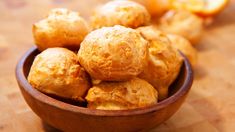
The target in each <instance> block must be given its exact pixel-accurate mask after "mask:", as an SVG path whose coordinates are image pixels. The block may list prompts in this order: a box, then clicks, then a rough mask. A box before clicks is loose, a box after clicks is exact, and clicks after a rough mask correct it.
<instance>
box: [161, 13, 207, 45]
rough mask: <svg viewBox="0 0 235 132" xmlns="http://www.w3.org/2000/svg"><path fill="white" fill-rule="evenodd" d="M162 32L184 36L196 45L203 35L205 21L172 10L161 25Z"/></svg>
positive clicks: (164, 17) (162, 20)
mask: <svg viewBox="0 0 235 132" xmlns="http://www.w3.org/2000/svg"><path fill="white" fill-rule="evenodd" d="M159 28H160V30H162V31H164V32H166V33H171V34H177V35H180V36H183V37H184V38H186V39H188V40H189V41H190V42H191V43H192V44H196V43H197V42H198V41H199V39H200V37H201V35H202V33H203V21H202V19H201V18H199V17H198V16H196V15H194V14H192V13H191V12H189V11H185V10H170V11H168V12H167V13H166V14H165V15H164V16H163V17H162V18H161V19H160V23H159Z"/></svg>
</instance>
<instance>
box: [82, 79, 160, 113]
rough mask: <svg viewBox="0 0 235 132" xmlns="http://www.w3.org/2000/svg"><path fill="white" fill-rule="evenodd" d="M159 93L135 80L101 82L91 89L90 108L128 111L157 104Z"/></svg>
mask: <svg viewBox="0 0 235 132" xmlns="http://www.w3.org/2000/svg"><path fill="white" fill-rule="evenodd" d="M157 94H158V93H157V91H156V90H155V89H154V87H153V86H152V85H151V84H149V83H148V82H147V81H145V80H142V79H139V78H133V79H131V80H129V81H125V82H101V83H100V84H98V85H95V86H93V87H92V88H91V89H89V91H88V94H87V96H86V100H87V101H88V108H91V109H102V110H126V109H134V108H140V107H146V106H150V105H154V104H156V103H157Z"/></svg>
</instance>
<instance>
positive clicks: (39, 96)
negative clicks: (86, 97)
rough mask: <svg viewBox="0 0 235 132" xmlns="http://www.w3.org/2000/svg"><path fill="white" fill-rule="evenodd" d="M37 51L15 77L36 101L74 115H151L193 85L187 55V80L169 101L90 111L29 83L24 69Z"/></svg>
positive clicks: (24, 60)
mask: <svg viewBox="0 0 235 132" xmlns="http://www.w3.org/2000/svg"><path fill="white" fill-rule="evenodd" d="M36 50H37V47H36V46H33V47H32V48H30V49H29V50H28V51H27V52H26V53H25V54H24V55H23V56H22V57H21V59H20V60H19V61H18V63H17V66H16V69H15V75H16V79H17V82H18V84H19V86H21V88H23V89H24V90H25V91H27V92H28V94H30V95H31V96H32V97H33V98H34V99H36V100H39V101H40V102H42V103H45V104H47V105H50V106H52V107H56V108H57V109H61V110H66V111H70V112H74V113H82V114H86V115H93V116H113V117H115V116H134V115H140V114H146V113H151V112H154V111H157V110H160V109H162V108H164V107H166V106H168V105H170V104H172V103H174V102H175V101H176V100H178V99H180V97H182V96H183V95H185V94H186V93H187V92H188V91H189V90H190V88H191V85H192V83H193V71H192V67H191V65H190V63H189V61H188V59H187V58H186V57H185V55H183V54H182V53H181V55H182V57H183V60H184V61H183V62H184V65H185V68H186V71H187V72H186V73H187V74H186V77H185V78H186V79H185V81H184V82H183V85H182V87H181V88H180V89H179V90H178V91H177V92H176V93H174V94H173V95H172V96H170V97H168V98H167V99H165V100H163V101H161V102H159V103H157V104H155V105H152V106H148V107H143V108H137V109H130V110H97V109H89V108H84V107H80V106H75V105H72V104H69V103H65V102H62V101H59V100H57V99H54V98H52V97H50V96H48V95H45V94H43V93H41V92H40V91H38V90H36V89H35V88H33V87H32V86H31V85H30V84H29V83H28V81H27V79H26V77H25V75H24V72H23V67H24V64H25V62H26V59H27V58H28V57H29V56H30V55H31V54H32V53H34V52H35V51H36Z"/></svg>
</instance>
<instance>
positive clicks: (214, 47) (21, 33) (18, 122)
mask: <svg viewBox="0 0 235 132" xmlns="http://www.w3.org/2000/svg"><path fill="white" fill-rule="evenodd" d="M105 1H107V0H77V1H75V0H69V1H67V0H41V1H31V0H21V1H18V0H1V1H0V16H1V18H0V131H6V132H9V131H24V132H25V131H38V132H41V131H56V130H55V129H53V128H51V127H50V126H48V125H46V124H44V123H43V122H42V121H41V120H40V119H39V117H37V116H36V115H35V114H34V113H33V112H32V111H31V110H30V108H29V107H28V106H27V105H26V103H25V101H24V100H23V97H22V95H21V93H20V91H19V88H18V86H17V83H16V80H15V77H14V68H15V65H16V63H17V60H19V58H20V57H21V55H22V54H23V53H24V52H25V51H26V50H27V49H29V48H30V47H31V46H32V45H33V39H32V34H31V26H32V23H34V22H36V21H37V20H39V19H40V18H41V17H42V16H44V15H45V13H46V12H48V10H49V9H51V8H54V7H67V8H69V9H72V10H76V11H79V12H80V13H81V15H82V16H84V17H85V18H87V19H88V16H89V15H90V14H91V13H92V12H91V10H92V9H93V8H94V7H95V6H97V5H98V4H100V3H102V2H105ZM234 11H235V0H231V1H230V5H229V7H228V8H227V9H226V10H225V11H224V12H222V13H221V14H220V15H219V16H218V17H217V18H215V22H214V23H213V24H212V25H211V26H209V27H207V29H206V31H205V33H204V35H203V38H202V41H201V42H200V44H198V45H197V47H196V48H197V49H198V50H199V64H198V66H197V67H196V70H195V73H196V75H195V81H194V85H193V87H192V90H191V92H190V93H189V96H188V98H187V99H186V102H185V103H184V104H183V106H182V107H181V109H180V110H179V111H178V112H177V113H176V114H175V115H174V116H173V117H172V118H171V119H170V120H168V121H166V122H165V123H164V124H162V125H161V126H159V127H156V128H155V129H153V130H152V131H153V132H158V131H161V132H162V131H164V132H171V131H174V132H175V131H176V132H178V131H179V132H182V131H183V132H184V131H185V132H187V131H200V132H216V131H220V132H233V131H234V130H235V101H234V100H235V94H234V93H235V81H234V78H235V68H234V67H235V57H234V56H235V35H234V33H235V15H234Z"/></svg>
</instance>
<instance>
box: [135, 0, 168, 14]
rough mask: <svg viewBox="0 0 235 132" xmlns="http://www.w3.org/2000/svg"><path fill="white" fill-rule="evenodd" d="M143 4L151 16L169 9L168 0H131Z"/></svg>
mask: <svg viewBox="0 0 235 132" xmlns="http://www.w3.org/2000/svg"><path fill="white" fill-rule="evenodd" d="M132 1H135V2H137V3H140V4H141V5H143V6H144V7H145V8H146V9H147V10H148V12H149V13H150V14H151V15H152V16H160V15H162V14H163V13H164V12H165V11H167V10H168V9H169V6H170V5H169V2H168V0H132Z"/></svg>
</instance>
